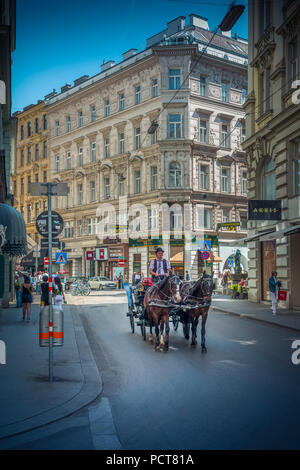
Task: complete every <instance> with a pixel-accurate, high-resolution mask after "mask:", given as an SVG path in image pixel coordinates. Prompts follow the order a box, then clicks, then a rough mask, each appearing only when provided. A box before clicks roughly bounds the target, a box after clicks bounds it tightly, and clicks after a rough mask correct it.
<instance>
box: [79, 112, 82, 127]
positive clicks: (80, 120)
mask: <svg viewBox="0 0 300 470" xmlns="http://www.w3.org/2000/svg"><path fill="white" fill-rule="evenodd" d="M82 126H83V114H82V111H78V127H82Z"/></svg>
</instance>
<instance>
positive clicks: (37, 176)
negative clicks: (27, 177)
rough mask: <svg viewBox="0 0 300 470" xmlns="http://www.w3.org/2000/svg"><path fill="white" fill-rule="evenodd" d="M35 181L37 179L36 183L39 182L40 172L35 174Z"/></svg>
mask: <svg viewBox="0 0 300 470" xmlns="http://www.w3.org/2000/svg"><path fill="white" fill-rule="evenodd" d="M34 181H35V183H38V182H39V174H38V173H35V175H34Z"/></svg>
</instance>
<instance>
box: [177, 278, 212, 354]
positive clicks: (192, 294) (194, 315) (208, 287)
mask: <svg viewBox="0 0 300 470" xmlns="http://www.w3.org/2000/svg"><path fill="white" fill-rule="evenodd" d="M212 291H213V280H212V278H211V277H210V276H208V277H201V278H200V279H198V281H197V282H196V283H190V282H188V283H187V282H185V283H184V284H183V285H182V286H181V289H180V296H181V302H182V305H183V306H184V305H188V306H189V307H191V308H188V309H187V310H186V311H185V316H184V322H183V333H184V336H185V338H186V339H189V331H190V323H191V324H192V342H191V346H196V344H197V339H196V338H197V326H198V322H199V317H200V315H201V316H202V325H201V352H203V353H206V352H207V349H206V345H205V324H206V320H207V315H208V310H209V307H210V303H211V296H212ZM193 304H194V305H195V307H194V308H193Z"/></svg>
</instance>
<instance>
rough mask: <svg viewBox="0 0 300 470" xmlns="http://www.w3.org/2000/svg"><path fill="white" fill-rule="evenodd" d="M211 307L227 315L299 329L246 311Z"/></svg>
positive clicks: (299, 329) (289, 328)
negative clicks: (237, 311) (253, 315)
mask: <svg viewBox="0 0 300 470" xmlns="http://www.w3.org/2000/svg"><path fill="white" fill-rule="evenodd" d="M212 309H213V310H215V311H216V312H222V313H227V314H228V315H234V316H236V317H240V318H248V319H250V320H256V321H258V322H261V323H265V324H266V325H274V326H280V327H281V328H286V329H288V330H294V331H300V328H296V327H295V326H288V325H282V324H281V323H275V322H273V321H270V320H264V319H263V318H258V317H252V316H251V315H248V314H247V313H246V314H245V313H236V312H230V311H229V310H224V309H222V308H218V307H214V306H212Z"/></svg>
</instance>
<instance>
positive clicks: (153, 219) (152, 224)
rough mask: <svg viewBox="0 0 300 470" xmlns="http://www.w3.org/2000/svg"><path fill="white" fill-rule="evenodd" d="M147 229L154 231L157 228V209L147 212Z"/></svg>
mask: <svg viewBox="0 0 300 470" xmlns="http://www.w3.org/2000/svg"><path fill="white" fill-rule="evenodd" d="M148 228H149V230H154V229H158V228H159V209H157V208H155V209H149V210H148Z"/></svg>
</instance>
